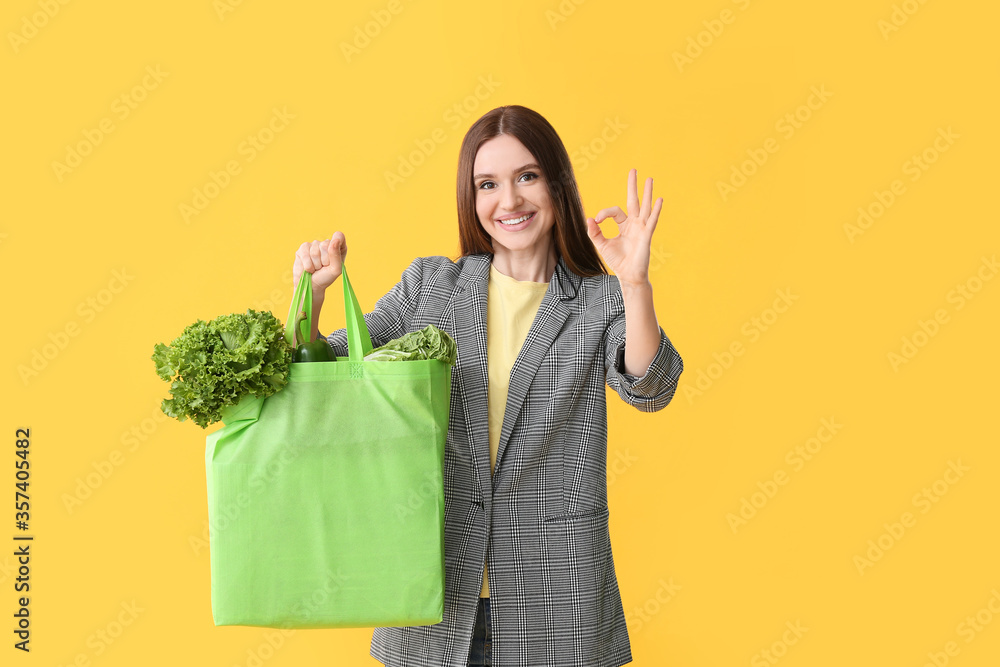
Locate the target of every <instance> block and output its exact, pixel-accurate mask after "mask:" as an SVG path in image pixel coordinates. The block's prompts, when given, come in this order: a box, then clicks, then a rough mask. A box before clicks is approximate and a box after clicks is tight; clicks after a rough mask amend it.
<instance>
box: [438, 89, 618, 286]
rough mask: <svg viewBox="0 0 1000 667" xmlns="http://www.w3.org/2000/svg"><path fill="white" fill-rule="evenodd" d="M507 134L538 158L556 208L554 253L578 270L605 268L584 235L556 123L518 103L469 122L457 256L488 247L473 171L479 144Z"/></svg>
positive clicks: (461, 160)
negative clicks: (459, 251) (459, 245)
mask: <svg viewBox="0 0 1000 667" xmlns="http://www.w3.org/2000/svg"><path fill="white" fill-rule="evenodd" d="M502 134H508V135H510V136H512V137H514V138H516V139H517V140H518V141H520V142H521V143H522V144H524V147H525V148H527V149H528V151H529V152H530V153H531V154H532V155H533V156H534V158H535V161H537V162H538V165H539V167H540V171H541V172H542V176H543V177H544V178H545V183H546V184H547V186H548V189H549V199H550V200H551V201H552V208H553V210H554V212H555V225H554V226H553V229H552V235H553V242H554V245H555V252H556V258H557V259H558V258H559V257H562V258H563V259H564V260H565V261H566V266H567V267H569V269H570V271H572V272H573V273H575V274H577V275H578V276H583V277H587V276H596V275H600V274H607V273H608V270H607V269H606V268H605V266H604V263H603V262H602V261H601V257H600V255H598V253H597V248H596V247H595V246H594V242H593V241H591V240H590V237H589V236H588V235H587V218H586V216H585V215H584V212H583V203H582V202H581V200H580V191H579V190H578V189H577V186H576V177H575V176H574V175H573V165H572V164H571V163H570V160H569V154H568V153H567V152H566V147H565V146H563V143H562V140H561V139H560V138H559V135H558V134H556V131H555V128H553V127H552V125H550V124H549V122H548V121H547V120H545V118H543V117H542V116H541V115H540V114H539V113H538V112H536V111H532V110H531V109H528V108H526V107H522V106H519V105H516V104H511V105H508V106H502V107H497V108H496V109H493V110H492V111H489V112H487V113H486V114H484V115H483V116H482V117H481V118H480V119H479V120H477V121H476V122H475V123H473V124H472V127H470V128H469V131H468V132H466V134H465V138H464V139H463V140H462V148H461V149H460V150H459V154H458V236H459V242H460V244H461V254H460V255H459V256H460V257H465V256H466V255H474V254H478V253H492V252H493V239H491V238H490V236H489V234H487V233H486V230H485V229H483V226H482V225H481V224H480V223H479V216H477V215H476V188H475V184H474V183H473V179H472V174H473V167H474V164H475V161H476V154H477V153H478V152H479V147H480V146H482V145H483V144H484V143H486V142H487V141H489V140H490V139H492V138H494V137H498V136H500V135H502Z"/></svg>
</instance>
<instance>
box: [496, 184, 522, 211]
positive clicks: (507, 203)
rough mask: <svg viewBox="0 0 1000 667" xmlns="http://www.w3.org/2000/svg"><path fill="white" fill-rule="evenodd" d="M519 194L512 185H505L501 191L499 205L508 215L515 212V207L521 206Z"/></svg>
mask: <svg viewBox="0 0 1000 667" xmlns="http://www.w3.org/2000/svg"><path fill="white" fill-rule="evenodd" d="M521 201H522V200H521V194H520V193H519V192H518V191H517V188H516V187H514V185H513V184H509V185H506V186H505V187H504V189H503V194H502V196H501V197H500V203H501V205H503V207H504V208H505V209H507V212H508V213H513V212H514V211H516V210H517V207H518V206H519V205H520V204H521Z"/></svg>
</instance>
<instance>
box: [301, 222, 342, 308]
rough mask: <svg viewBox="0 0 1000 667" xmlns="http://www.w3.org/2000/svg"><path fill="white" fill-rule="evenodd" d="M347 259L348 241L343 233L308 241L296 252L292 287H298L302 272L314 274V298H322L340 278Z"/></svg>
mask: <svg viewBox="0 0 1000 667" xmlns="http://www.w3.org/2000/svg"><path fill="white" fill-rule="evenodd" d="M346 257H347V239H346V238H344V234H343V232H334V233H333V236H332V237H331V238H329V239H323V240H322V241H315V240H314V241H313V242H312V243H309V242H308V241H306V242H305V243H303V244H302V245H301V246H299V249H298V250H297V251H296V252H295V264H294V265H293V266H292V285H293V286H294V285H298V284H299V277H301V276H302V272H303V271H307V272H309V273H311V274H312V288H313V296H314V298H315V297H316V296H321V295H322V294H323V293H324V292H325V291H326V288H327V287H329V286H330V285H332V284H333V283H334V281H336V280H337V278H339V277H340V274H341V272H342V271H343V265H344V258H346ZM321 298H322V297H321Z"/></svg>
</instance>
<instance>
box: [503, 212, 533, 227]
mask: <svg viewBox="0 0 1000 667" xmlns="http://www.w3.org/2000/svg"><path fill="white" fill-rule="evenodd" d="M533 217H535V212H531V213H528V214H526V215H522V216H521V217H520V218H511V219H510V220H497V222H499V223H500V224H501V225H506V226H507V227H513V226H515V225H519V224H521V223H522V222H527V221H528V220H531V219H532V218H533Z"/></svg>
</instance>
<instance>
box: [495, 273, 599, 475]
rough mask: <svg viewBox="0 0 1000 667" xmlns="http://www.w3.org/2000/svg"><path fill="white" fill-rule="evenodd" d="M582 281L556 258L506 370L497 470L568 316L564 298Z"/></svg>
mask: <svg viewBox="0 0 1000 667" xmlns="http://www.w3.org/2000/svg"><path fill="white" fill-rule="evenodd" d="M582 280H583V279H582V278H581V277H580V276H577V275H575V274H573V273H572V272H570V270H569V268H568V267H567V266H566V263H565V261H564V260H563V259H562V257H560V258H559V262H558V263H557V264H556V268H555V270H554V271H553V272H552V277H551V278H550V279H549V289H548V291H547V292H545V296H544V297H543V298H542V303H541V305H540V306H539V307H538V313H537V314H536V315H535V319H534V321H532V323H531V327H530V328H529V329H528V336H527V338H525V341H524V345H523V346H522V347H521V351H520V352H519V353H518V355H517V359H516V360H515V361H514V366H513V367H512V368H511V371H510V386H509V388H508V390H507V405H506V406H505V407H504V414H503V427H502V428H501V430H500V444H499V446H498V448H497V463H496V465H497V470H499V469H500V462H501V461H502V459H503V454H504V450H505V449H506V446H507V442H508V440H509V439H510V433H511V430H513V428H514V424H515V423H516V422H517V419H518V417H519V416H520V414H521V408H522V407H523V405H524V398H525V396H526V395H527V393H528V387H529V386H530V385H531V382H532V380H533V379H534V377H535V373H537V372H538V367H539V366H540V365H541V363H542V359H543V358H544V357H545V355H546V354H547V353H548V351H549V348H551V347H552V343H553V342H554V341H555V339H556V337H557V336H558V335H559V332H561V331H562V328H563V324H565V322H566V319H567V318H568V317H569V315H570V306H569V304H568V303H566V301H567V300H569V299H573V298H575V297H576V293H577V291H578V290H579V287H580V283H581V282H582ZM484 331H485V330H484Z"/></svg>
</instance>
